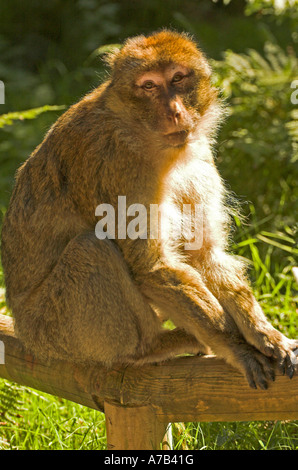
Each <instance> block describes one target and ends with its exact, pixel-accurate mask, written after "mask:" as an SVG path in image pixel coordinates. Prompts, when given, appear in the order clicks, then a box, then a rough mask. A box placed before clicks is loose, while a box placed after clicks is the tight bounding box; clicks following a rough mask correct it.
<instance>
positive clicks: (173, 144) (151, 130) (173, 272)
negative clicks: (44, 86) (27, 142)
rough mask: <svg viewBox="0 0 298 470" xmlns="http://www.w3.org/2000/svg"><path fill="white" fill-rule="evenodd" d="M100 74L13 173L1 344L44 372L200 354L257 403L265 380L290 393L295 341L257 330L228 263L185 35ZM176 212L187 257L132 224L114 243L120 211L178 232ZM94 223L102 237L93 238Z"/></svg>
mask: <svg viewBox="0 0 298 470" xmlns="http://www.w3.org/2000/svg"><path fill="white" fill-rule="evenodd" d="M107 62H108V64H109V66H110V68H111V72H110V76H109V78H108V80H107V81H106V82H105V83H103V84H102V85H101V86H99V87H98V88H97V89H95V90H94V91H92V92H91V93H90V94H87V95H86V96H85V97H84V98H83V99H82V100H81V101H79V102H78V103H77V104H75V105H73V106H71V107H70V108H69V109H68V111H66V112H65V113H64V114H63V115H62V116H61V117H60V118H59V119H58V120H57V122H56V123H55V124H54V125H53V126H52V128H51V129H50V130H49V132H48V133H47V135H46V136H45V138H44V141H43V142H42V144H41V145H39V146H38V147H37V149H36V150H35V151H34V152H33V153H32V155H31V156H30V158H28V160H27V161H26V162H25V163H24V164H23V165H22V166H21V167H20V169H19V170H18V171H17V175H16V184H15V187H14V191H13V195H12V198H11V202H10V205H9V208H8V211H7V214H6V217H5V221H4V225H3V231H2V260H3V267H4V273H5V280H6V292H7V301H8V304H9V306H10V308H11V310H12V312H13V315H14V318H15V328H16V332H17V335H18V336H19V338H20V339H21V341H22V342H23V344H24V345H25V347H26V348H27V349H28V351H31V352H32V354H34V355H36V356H37V357H41V358H45V359H48V358H50V359H51V358H66V359H68V360H71V361H77V362H85V363H102V364H105V365H106V366H107V367H111V366H112V365H114V364H137V365H141V364H144V363H150V362H159V361H163V360H166V359H169V358H171V357H174V356H176V355H179V354H186V353H187V354H198V353H199V352H201V353H204V354H206V353H207V354H208V353H213V354H215V355H217V356H219V357H221V358H224V359H225V360H226V361H227V362H228V363H229V364H231V365H232V366H234V367H235V368H237V369H238V370H239V371H241V373H243V374H244V376H245V377H246V378H247V381H248V383H249V385H250V386H251V387H253V388H257V387H260V388H262V389H266V388H267V387H268V383H269V381H271V380H274V377H275V370H276V367H279V368H280V369H281V370H282V371H283V373H286V374H287V375H288V376H289V377H290V378H291V377H292V376H293V374H294V370H295V367H294V363H295V354H294V351H295V349H297V348H298V341H297V340H290V339H288V338H286V337H285V336H284V335H283V334H281V333H280V332H279V331H277V330H276V329H274V328H273V326H272V325H271V324H270V323H269V322H268V321H267V319H266V317H265V315H264V313H263V312H262V309H261V307H260V305H259V304H258V302H257V301H256V299H255V298H254V296H253V293H252V290H251V287H250V286H249V283H248V281H247V279H246V274H245V266H244V265H243V263H242V261H240V260H239V259H238V258H237V257H235V256H232V255H231V254H229V253H228V237H229V227H230V225H231V210H230V209H229V207H228V205H227V197H226V196H227V193H226V190H225V187H224V185H223V182H222V180H221V178H220V176H219V174H218V171H217V169H216V166H215V163H214V160H213V156H212V146H213V139H214V135H215V134H214V133H215V131H216V129H217V127H218V123H219V121H220V119H221V116H222V113H223V111H222V105H221V104H220V102H219V99H218V93H217V90H216V89H215V88H214V87H213V86H212V85H211V82H210V77H211V69H210V66H209V64H208V62H207V60H206V58H205V56H204V55H203V53H202V52H201V51H200V49H199V48H198V47H197V45H196V43H195V42H194V41H193V40H192V39H191V38H190V37H189V36H188V35H187V34H180V33H177V32H173V31H169V30H162V31H159V32H157V33H154V34H152V35H151V36H148V37H145V36H138V37H135V38H131V39H128V40H127V41H126V42H125V44H124V45H123V47H122V48H121V49H119V50H116V51H114V52H113V53H111V54H110V55H109V56H108V58H107ZM119 198H120V199H119ZM124 202H125V207H126V208H127V207H128V208H130V213H129V215H130V217H126V218H125V220H124V221H123V214H120V213H119V203H121V204H122V205H121V204H120V205H121V207H122V209H123V207H124ZM102 205H103V206H102ZM184 206H187V207H191V208H192V210H193V208H194V207H196V208H197V209H198V212H199V213H200V214H199V217H198V220H199V221H200V223H196V224H193V225H195V226H196V227H195V229H196V230H195V232H194V233H195V234H197V235H198V239H199V241H200V242H199V243H197V244H196V243H194V244H192V243H189V242H190V239H189V237H188V235H189V232H187V230H184V231H183V230H182V231H181V236H179V237H177V236H174V235H173V234H172V232H171V230H170V229H168V232H166V234H165V233H163V236H162V237H161V236H152V227H153V228H156V227H154V224H153V223H152V221H150V223H149V222H148V223H147V224H141V222H142V220H141V218H140V219H139V222H140V225H142V227H143V229H142V231H141V230H140V232H139V236H128V233H129V230H128V228H129V227H128V225H129V224H130V223H132V219H131V217H132V216H133V215H135V214H136V213H137V210H135V208H136V207H137V208H139V207H143V208H144V209H145V212H146V213H147V215H149V214H151V212H150V209H151V208H152V207H153V208H154V207H155V208H158V210H157V211H155V215H156V214H157V217H155V222H156V221H158V220H159V217H160V215H161V216H162V217H163V218H167V217H168V218H169V219H171V224H172V225H173V222H174V225H175V224H176V225H177V226H178V225H179V224H180V223H181V217H182V215H181V214H182V213H183V210H182V209H183V207H184ZM107 207H112V208H113V211H114V215H115V221H114V222H115V223H114V225H113V230H112V232H113V233H111V232H108V230H107V233H106V236H103V235H104V227H103V226H98V223H99V224H100V221H99V219H98V216H99V215H104V211H102V210H101V209H102V208H107ZM160 208H162V210H159V209H160ZM107 212H108V211H107ZM122 212H123V211H122ZM189 214H190V213H189ZM189 214H188V215H189ZM125 215H126V216H127V214H125ZM143 215H144V214H143ZM189 219H190V215H189V217H188V222H189ZM143 221H144V219H143ZM186 222H187V221H186ZM186 222H185V221H184V222H183V224H184V226H186V225H187V224H186ZM171 224H165V227H169V226H170V225H171ZM96 227H97V231H96V230H95V228H96ZM134 228H135V232H136V233H138V231H137V227H136V224H135V226H134ZM150 228H151V230H150ZM120 232H121V233H120ZM132 232H134V230H132ZM155 232H158V231H156V230H155ZM187 233H188V235H187ZM192 233H193V232H192ZM155 235H156V233H155ZM176 235H177V233H176ZM165 319H171V320H172V322H173V323H174V325H175V327H176V328H174V329H172V330H169V329H165V328H163V321H164V320H165Z"/></svg>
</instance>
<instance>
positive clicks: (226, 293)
mask: <svg viewBox="0 0 298 470" xmlns="http://www.w3.org/2000/svg"><path fill="white" fill-rule="evenodd" d="M207 263H208V264H207ZM198 269H199V268H198ZM204 273H205V278H206V282H207V285H208V288H209V290H210V291H211V292H212V293H213V294H214V296H215V297H216V298H217V299H218V300H219V302H220V304H221V305H222V306H223V308H224V309H225V310H226V311H228V312H229V314H230V315H231V316H232V317H233V319H234V321H235V323H236V324H237V326H238V328H239V330H240V331H241V333H242V334H243V336H244V337H245V339H246V340H247V341H248V342H249V343H250V344H252V345H253V346H255V347H256V348H257V349H258V350H259V351H261V352H262V353H263V354H265V355H266V356H268V357H274V358H275V359H276V360H277V362H278V365H279V367H280V369H281V370H282V371H283V373H287V375H288V376H289V377H290V378H291V377H292V376H293V374H294V371H295V365H294V364H295V362H296V356H295V354H294V351H295V350H296V349H297V348H298V340H290V339H288V338H287V337H286V336H284V335H283V334H282V333H280V332H279V331H278V330H276V329H275V328H274V327H273V326H272V325H271V324H270V323H269V321H268V320H267V318H266V317H265V315H264V313H263V311H262V308H261V306H260V305H259V303H258V302H257V300H256V299H255V297H254V295H253V292H252V289H251V288H250V286H249V284H248V282H247V280H246V278H245V275H244V273H243V266H242V265H241V264H240V262H239V261H238V260H237V259H235V258H234V257H232V256H231V255H228V254H226V253H220V254H218V255H217V256H216V255H213V256H212V258H210V259H209V260H205V266H204ZM213 273H215V274H213Z"/></svg>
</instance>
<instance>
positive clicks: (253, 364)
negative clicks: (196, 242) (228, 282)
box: [138, 266, 274, 388]
mask: <svg viewBox="0 0 298 470" xmlns="http://www.w3.org/2000/svg"><path fill="white" fill-rule="evenodd" d="M185 268H187V269H184V266H181V267H180V269H177V268H175V269H173V268H170V267H167V266H160V267H158V268H156V269H153V270H151V271H150V272H149V273H146V275H144V276H142V278H140V277H139V279H138V283H139V286H140V289H141V291H142V292H143V294H144V295H145V296H146V297H147V299H148V301H149V302H150V303H152V304H153V305H156V306H158V307H159V308H160V309H162V310H163V311H164V312H166V313H167V314H168V316H169V318H171V319H172V320H173V321H174V323H175V325H176V326H178V327H181V328H183V329H185V330H186V331H188V332H189V333H191V334H193V335H194V336H195V337H196V338H197V339H198V341H200V342H201V343H203V344H205V345H206V346H208V347H210V349H211V350H212V351H213V352H214V353H215V354H216V355H218V356H219V357H223V358H225V359H226V360H227V362H229V363H230V364H231V365H233V366H234V367H236V368H238V369H239V370H240V371H241V372H242V373H243V374H244V375H245V376H246V377H247V380H248V382H249V384H250V385H251V386H252V387H254V388H255V387H256V385H258V386H259V387H261V388H267V381H268V380H270V379H272V380H273V377H274V373H273V369H272V364H271V363H270V361H269V360H268V359H267V358H266V357H265V356H263V355H262V354H261V353H260V352H258V351H257V350H256V349H255V348H254V347H253V346H251V345H249V344H248V343H247V342H246V341H245V339H244V338H243V336H242V335H241V334H240V332H239V330H238V328H237V325H236V323H235V322H234V320H233V318H232V317H231V316H230V315H229V314H228V313H226V311H225V310H224V309H223V307H222V306H221V305H220V303H219V302H218V300H217V299H216V298H215V297H214V295H213V294H212V293H211V292H210V291H209V290H208V289H207V287H206V286H205V285H204V283H203V281H202V279H201V277H200V275H199V273H198V272H197V271H196V270H195V269H193V268H191V267H190V266H186V267H185Z"/></svg>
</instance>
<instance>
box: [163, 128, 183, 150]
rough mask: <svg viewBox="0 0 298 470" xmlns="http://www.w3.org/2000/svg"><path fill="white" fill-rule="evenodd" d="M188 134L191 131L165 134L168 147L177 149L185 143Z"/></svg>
mask: <svg viewBox="0 0 298 470" xmlns="http://www.w3.org/2000/svg"><path fill="white" fill-rule="evenodd" d="M188 134H189V131H187V130H183V131H178V132H171V133H170V134H164V138H165V140H166V142H167V143H168V145H171V146H175V147H176V146H179V145H183V144H184V143H185V141H186V139H187V136H188Z"/></svg>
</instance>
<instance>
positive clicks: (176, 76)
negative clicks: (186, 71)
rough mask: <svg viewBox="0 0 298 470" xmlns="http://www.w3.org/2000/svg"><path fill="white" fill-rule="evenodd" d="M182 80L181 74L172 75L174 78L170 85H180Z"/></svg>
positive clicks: (183, 76)
mask: <svg viewBox="0 0 298 470" xmlns="http://www.w3.org/2000/svg"><path fill="white" fill-rule="evenodd" d="M184 78H185V75H182V73H176V75H174V77H173V78H172V83H180V82H182V80H183V79H184Z"/></svg>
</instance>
